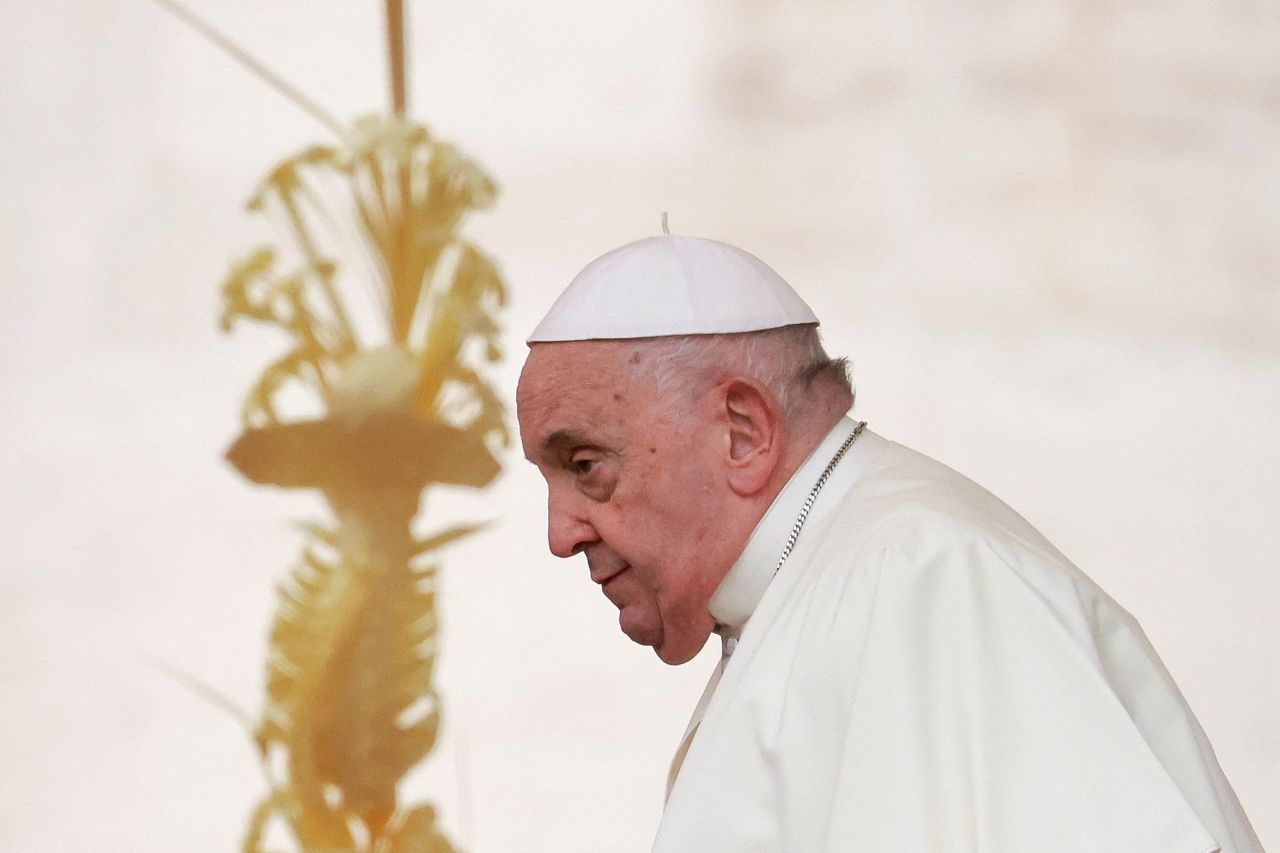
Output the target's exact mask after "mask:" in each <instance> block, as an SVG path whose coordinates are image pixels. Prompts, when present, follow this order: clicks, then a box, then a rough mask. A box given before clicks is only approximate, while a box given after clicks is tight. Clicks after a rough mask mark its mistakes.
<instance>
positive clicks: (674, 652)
mask: <svg viewBox="0 0 1280 853" xmlns="http://www.w3.org/2000/svg"><path fill="white" fill-rule="evenodd" d="M710 636H711V635H710V633H708V634H707V636H706V637H703V638H702V641H701V642H697V641H694V640H692V639H691V638H688V637H681V638H678V639H677V638H673V639H672V642H660V643H655V644H653V653H654V654H656V655H657V656H658V660H660V661H662V662H663V663H665V664H669V665H670V666H679V665H680V664H682V663H688V662H689V661H691V660H693V659H694V658H696V657H697V656H698V652H700V651H702V647H703V646H705V645H706V644H707V638H708V637H710ZM664 640H665V638H664Z"/></svg>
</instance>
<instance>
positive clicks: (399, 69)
mask: <svg viewBox="0 0 1280 853" xmlns="http://www.w3.org/2000/svg"><path fill="white" fill-rule="evenodd" d="M386 5H387V57H388V60H389V63H388V72H389V74H390V78H391V111H392V112H393V113H395V115H396V117H397V118H404V116H405V112H406V111H407V110H408V108H409V104H408V101H409V94H408V92H407V90H406V87H405V73H404V69H405V50H404V0H386Z"/></svg>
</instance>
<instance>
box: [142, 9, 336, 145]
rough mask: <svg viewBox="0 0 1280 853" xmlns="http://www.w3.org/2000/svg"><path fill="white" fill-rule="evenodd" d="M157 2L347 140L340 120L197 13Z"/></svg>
mask: <svg viewBox="0 0 1280 853" xmlns="http://www.w3.org/2000/svg"><path fill="white" fill-rule="evenodd" d="M155 2H156V3H157V4H159V5H160V6H161V7H163V8H164V9H166V10H167V11H168V12H169V13H171V14H172V15H173V16H174V17H176V18H178V19H179V20H181V21H182V22H183V23H185V24H186V25H187V26H189V27H191V29H193V30H195V31H196V32H197V33H199V34H200V35H202V36H204V37H205V38H206V39H207V40H209V41H210V42H212V43H213V44H214V45H215V46H217V47H219V48H221V49H222V50H223V51H224V52H225V53H227V54H228V55H229V56H230V57H231V58H232V59H234V60H236V61H237V62H239V63H240V64H241V65H243V66H244V67H245V68H247V69H248V70H249V71H250V72H252V73H253V74H256V75H257V76H258V78H259V79H260V80H262V81H263V82H265V83H266V84H267V85H268V86H270V87H271V88H273V89H275V90H276V91H277V92H279V93H280V94H281V95H284V96H285V97H286V98H288V99H289V100H290V101H292V102H293V103H294V105H295V106H297V107H299V108H301V109H302V110H303V111H305V112H307V113H309V114H310V115H311V117H312V118H314V119H315V120H316V121H318V122H320V123H321V124H323V125H324V126H325V127H327V128H328V129H329V130H330V131H332V132H333V133H334V135H336V136H337V137H338V138H339V139H345V138H346V136H347V131H346V128H345V127H343V126H342V124H341V123H340V122H339V121H338V120H337V119H335V118H334V117H333V116H331V115H329V114H328V113H327V112H325V111H324V109H322V108H321V107H320V105H319V104H317V103H316V102H315V101H313V100H311V99H310V98H308V97H307V96H306V95H304V94H302V92H300V91H298V90H297V89H296V88H295V87H294V86H292V85H290V84H289V83H288V82H287V81H285V80H284V79H283V78H282V77H280V76H279V75H278V74H276V73H275V72H273V71H272V70H271V69H269V68H267V67H266V66H265V65H263V64H262V63H261V62H259V61H258V60H256V59H254V58H253V57H252V56H250V55H249V53H248V52H247V51H245V50H244V49H243V48H241V47H240V46H239V45H237V44H236V43H235V42H233V41H232V40H231V39H229V38H227V37H226V36H224V35H223V34H222V33H220V32H218V31H217V30H215V29H214V28H213V27H211V26H210V25H209V24H206V23H205V22H204V21H202V20H201V19H200V18H198V17H196V15H195V13H194V12H192V11H191V10H190V9H187V8H186V7H185V6H183V5H181V4H180V3H178V2H177V0H155Z"/></svg>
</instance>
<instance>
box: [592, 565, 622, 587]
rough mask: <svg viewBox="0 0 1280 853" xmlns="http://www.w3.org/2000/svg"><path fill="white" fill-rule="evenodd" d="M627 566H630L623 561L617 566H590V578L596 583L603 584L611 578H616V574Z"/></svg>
mask: <svg viewBox="0 0 1280 853" xmlns="http://www.w3.org/2000/svg"><path fill="white" fill-rule="evenodd" d="M629 568H631V566H629V565H628V564H626V563H623V564H621V565H619V566H613V567H610V568H608V569H597V568H596V567H594V566H592V567H591V579H592V580H593V581H595V582H596V583H598V584H600V585H601V586H604V585H605V584H606V583H608V582H609V581H611V580H613V579H614V578H616V577H617V576H618V575H620V574H622V573H623V572H625V571H626V570H627V569H629Z"/></svg>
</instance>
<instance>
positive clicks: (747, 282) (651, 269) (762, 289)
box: [527, 234, 818, 344]
mask: <svg viewBox="0 0 1280 853" xmlns="http://www.w3.org/2000/svg"><path fill="white" fill-rule="evenodd" d="M817 322H818V318H817V317H816V316H815V315H814V313H813V311H812V309H810V308H809V306H808V305H806V304H805V301H804V300H803V299H801V298H800V296H799V294H797V293H796V292H795V291H794V290H792V289H791V286H790V285H789V284H787V283H786V281H784V280H783V278H782V276H780V275H778V274H777V273H776V272H774V271H773V269H772V268H771V267H770V266H769V265H768V264H766V263H765V262H764V261H762V260H760V259H759V258H757V257H756V256H755V255H752V254H750V253H749V252H745V251H743V250H742V249H739V248H737V247H736V246H730V245H729V244H728V243H721V242H719V241H717V240H706V239H703V238H700V237H683V236H676V235H670V234H665V235H663V236H660V237H649V238H647V239H644V240H637V241H636V242H634V243H628V244H627V245H625V246H621V247H619V248H617V249H614V250H613V251H612V252H608V253H607V254H604V255H601V256H600V257H598V258H596V259H595V260H594V261H592V262H591V263H589V264H587V266H586V268H585V269H583V270H582V272H580V273H578V275H577V276H576V277H574V279H573V281H571V282H570V283H569V286H568V287H567V288H565V291H564V293H562V294H560V298H559V299H557V300H556V301H555V303H554V304H553V305H552V306H551V310H550V311H548V312H547V316H546V317H544V318H543V319H542V322H541V323H539V324H538V325H537V328H535V329H534V330H533V334H531V335H530V336H529V337H528V340H527V342H528V343H530V344H533V343H542V342H550V341H585V340H597V339H615V338H651V337H657V336H659V335H715V334H728V333H732V332H756V331H761V330H763V329H777V328H780V327H782V326H794V325H798V324H804V323H814V324H816V323H817Z"/></svg>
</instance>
